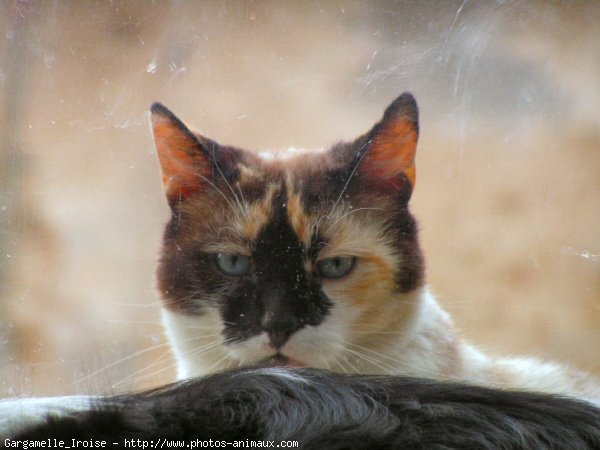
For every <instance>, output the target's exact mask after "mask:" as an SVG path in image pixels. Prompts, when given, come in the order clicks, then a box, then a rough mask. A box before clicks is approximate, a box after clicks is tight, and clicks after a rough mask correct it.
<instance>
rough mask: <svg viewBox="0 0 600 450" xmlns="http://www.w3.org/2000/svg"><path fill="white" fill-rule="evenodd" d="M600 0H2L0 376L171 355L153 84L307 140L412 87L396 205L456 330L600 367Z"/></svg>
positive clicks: (245, 135)
mask: <svg viewBox="0 0 600 450" xmlns="http://www.w3.org/2000/svg"><path fill="white" fill-rule="evenodd" d="M598 23H600V4H599V3H598V2H583V1H582V2H576V1H575V2H552V3H550V2H544V1H539V2H520V1H506V2H477V1H466V0H465V1H457V2H452V1H448V2H433V3H432V2H418V1H380V2H356V1H320V2H315V1H310V0H309V1H304V2H280V1H273V2H263V1H248V2H229V1H211V2H199V1H198V2H196V1H172V2H169V1H165V2H156V3H154V2H146V1H113V2H91V1H89V2H88V1H82V2H67V1H64V2H60V1H59V2H54V1H36V2H29V1H18V2H13V1H5V2H1V3H0V31H1V33H0V114H2V116H1V120H0V145H1V148H0V227H1V228H0V396H6V395H14V394H21V395H32V394H59V393H64V394H67V393H75V392H113V391H117V392H120V391H123V390H127V389H132V388H141V387H147V386H154V385H157V384H158V383H161V382H165V381H168V380H170V379H172V378H173V376H174V370H173V367H172V362H173V361H172V359H171V356H170V353H169V351H168V347H167V346H166V345H165V341H164V337H163V335H162V330H161V327H160V323H159V310H158V305H159V302H158V297H157V294H156V292H155V288H154V266H155V261H156V258H157V254H158V249H159V242H160V237H161V232H162V227H163V225H164V223H165V222H166V220H167V218H168V214H169V212H168V208H167V206H166V203H165V201H164V199H163V196H162V190H161V189H162V188H161V185H160V179H159V169H158V165H157V162H156V155H155V151H154V148H153V144H152V140H151V135H150V130H149V126H148V123H147V122H148V115H147V109H148V107H149V105H150V104H151V103H152V102H153V101H161V102H163V103H164V104H165V105H167V106H168V107H170V108H171V109H172V110H173V111H175V112H176V114H178V115H179V116H180V117H181V118H182V119H184V120H185V121H186V122H187V123H188V124H190V125H192V126H194V127H195V128H196V129H198V130H199V131H201V132H203V133H204V134H206V135H207V136H209V137H211V138H213V139H216V140H218V141H220V142H222V143H227V144H233V145H238V146H243V147H246V148H251V149H262V148H269V149H278V148H285V147H287V146H295V147H309V148H311V147H322V146H326V145H329V144H332V143H334V142H335V141H336V140H339V139H351V138H353V137H355V136H358V135H359V134H361V133H363V132H364V131H366V130H367V129H369V128H370V127H371V125H372V124H373V123H374V122H375V121H376V120H378V119H379V118H380V116H381V114H382V112H383V109H384V108H385V107H386V106H387V105H388V103H389V102H391V101H392V100H393V99H394V98H395V97H396V96H397V95H398V94H400V93H401V92H403V91H405V90H408V91H411V92H413V93H414V94H415V96H416V97H417V99H418V101H419V105H420V108H421V140H420V145H419V151H418V159H417V164H418V176H417V185H416V192H415V195H414V197H413V199H412V208H413V211H414V213H415V214H416V215H417V216H418V219H419V221H420V224H421V230H422V234H421V237H422V243H423V246H424V249H425V252H426V256H427V261H428V278H429V281H430V284H431V285H432V289H433V291H434V292H435V293H436V294H437V295H438V296H439V298H440V300H441V301H442V303H443V304H444V305H445V306H446V308H447V309H448V310H449V311H450V312H451V313H452V314H453V315H454V317H455V319H456V321H457V323H458V325H459V327H460V328H461V329H462V330H463V334H464V335H465V336H466V337H467V338H469V339H470V340H472V341H474V342H476V343H478V344H479V346H480V347H481V348H482V349H484V350H486V351H488V352H490V353H497V354H531V355H537V356H540V357H543V358H549V359H555V360H560V361H564V362H566V363H569V364H573V365H576V366H579V367H581V368H583V369H586V370H590V371H594V372H595V373H597V374H599V375H600V233H599V231H600V28H599V27H598Z"/></svg>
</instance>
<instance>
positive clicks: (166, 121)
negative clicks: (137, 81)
mask: <svg viewBox="0 0 600 450" xmlns="http://www.w3.org/2000/svg"><path fill="white" fill-rule="evenodd" d="M150 113H151V115H150V121H151V124H152V132H153V133H154V143H155V145H156V150H157V153H158V160H159V161H160V167H161V169H162V181H163V187H164V189H165V194H166V196H167V199H168V201H169V204H170V205H174V204H175V203H176V202H177V201H179V200H183V199H185V198H187V197H188V196H189V195H190V194H192V193H193V192H196V191H198V190H200V189H201V188H202V186H203V184H204V182H205V181H206V180H208V178H209V177H210V176H211V173H212V163H211V161H210V159H209V157H208V155H207V153H206V152H205V150H204V148H203V146H202V144H201V142H200V141H199V139H198V137H196V135H194V133H192V132H191V131H190V130H189V129H188V128H187V127H186V126H185V125H184V124H183V122H181V120H179V119H178V118H177V117H176V116H175V115H174V114H173V113H172V112H171V111H169V110H168V109H167V108H166V107H165V106H163V105H161V104H160V103H154V104H153V105H152V107H151V108H150Z"/></svg>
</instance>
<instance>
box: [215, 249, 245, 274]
mask: <svg viewBox="0 0 600 450" xmlns="http://www.w3.org/2000/svg"><path fill="white" fill-rule="evenodd" d="M217 266H218V267H219V269H221V271H222V272H223V273H225V274H227V275H232V276H235V277H241V276H242V275H246V274H247V273H248V271H249V270H250V258H249V257H248V256H246V255H239V254H235V253H234V254H229V253H217Z"/></svg>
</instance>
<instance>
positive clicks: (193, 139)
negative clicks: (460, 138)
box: [151, 93, 600, 400]
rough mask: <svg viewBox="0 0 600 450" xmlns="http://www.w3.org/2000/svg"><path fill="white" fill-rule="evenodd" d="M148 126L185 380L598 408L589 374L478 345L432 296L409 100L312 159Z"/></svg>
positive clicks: (157, 117)
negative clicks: (412, 391) (382, 389)
mask: <svg viewBox="0 0 600 450" xmlns="http://www.w3.org/2000/svg"><path fill="white" fill-rule="evenodd" d="M151 126H152V130H153V135H154V141H155V145H156V150H157V154H158V159H159V162H160V166H161V171H162V181H163V187H164V190H165V194H166V198H167V201H168V203H169V206H170V208H171V212H172V217H171V220H170V221H169V223H168V224H167V226H166V229H165V233H164V238H163V246H162V253H161V257H160V262H159V267H158V271H157V273H158V276H157V278H158V287H159V290H160V294H161V296H162V299H163V322H164V325H165V329H166V334H167V336H168V339H169V341H170V343H171V345H172V348H173V351H174V354H175V358H176V360H177V368H178V373H177V376H178V378H179V379H185V378H189V377H195V376H199V375H206V374H210V373H214V372H218V371H223V370H226V369H231V368H236V367H244V366H251V365H254V364H261V363H268V364H271V365H274V366H297V367H313V368H320V369H326V370H330V371H333V372H340V373H356V374H402V375H407V376H415V377H428V378H432V379H436V380H457V381H465V382H469V383H474V384H481V385H486V386H494V387H502V388H506V387H508V388H519V389H528V390H536V391H543V392H549V393H558V394H567V395H573V396H578V397H582V398H586V399H592V400H598V399H600V384H599V383H598V382H597V381H596V380H595V379H594V378H593V377H592V376H591V375H588V374H585V373H582V372H579V371H576V370H574V369H570V368H567V367H563V366H561V365H558V364H555V363H550V362H543V361H539V360H536V359H533V358H491V357H489V356H487V355H485V354H483V353H482V352H480V351H479V350H477V349H476V348H475V347H473V346H471V345H469V344H467V343H465V342H464V341H463V340H462V339H461V338H459V336H458V334H457V332H456V330H455V328H454V325H453V322H452V319H451V318H450V317H449V315H448V314H447V313H446V312H445V311H444V310H443V309H442V308H441V307H440V306H439V304H438V303H437V301H436V300H435V298H434V297H433V295H432V294H431V292H430V290H429V288H428V286H427V284H426V280H425V270H424V259H423V254H422V252H421V249H420V246H419V240H418V231H417V223H416V221H415V219H414V217H413V215H412V214H411V213H410V211H409V200H410V198H411V194H412V192H413V189H414V187H415V175H416V171H415V152H416V146H417V139H418V135H419V120H418V107H417V103H416V101H415V99H414V97H413V96H412V95H411V94H409V93H404V94H402V95H400V96H399V97H398V98H397V99H396V100H394V101H393V102H392V103H391V104H390V105H389V106H388V108H387V109H386V110H385V113H384V114H383V117H382V118H381V120H380V121H379V122H377V123H376V124H375V125H374V126H373V127H372V128H371V130H370V131H368V132H367V133H365V134H363V135H361V136H360V137H358V138H357V139H356V140H354V141H352V142H340V143H337V144H335V145H333V146H332V147H330V148H328V149H324V150H317V151H312V152H310V151H303V150H297V149H289V150H287V151H283V152H262V151H260V152H254V151H248V150H243V149H240V148H236V147H232V146H225V145H220V144H218V143H217V142H215V141H213V140H211V139H209V138H207V137H205V136H203V135H201V134H199V133H196V132H193V131H191V130H190V129H189V128H188V127H187V126H186V125H185V124H184V123H183V122H182V121H181V120H179V119H178V118H177V117H176V116H175V115H174V114H173V113H172V112H171V111H170V110H168V109H167V108H166V107H165V106H163V105H162V104H160V103H155V104H154V105H152V107H151Z"/></svg>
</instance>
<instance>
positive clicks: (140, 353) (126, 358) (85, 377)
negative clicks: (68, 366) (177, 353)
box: [73, 342, 170, 384]
mask: <svg viewBox="0 0 600 450" xmlns="http://www.w3.org/2000/svg"><path fill="white" fill-rule="evenodd" d="M168 345H170V344H169V343H168V342H163V343H161V344H157V345H153V346H152V347H148V348H146V349H144V350H140V351H137V352H134V353H132V354H130V355H128V356H125V357H124V358H121V359H119V360H117V361H115V362H112V363H110V364H108V365H106V366H104V367H102V368H101V369H98V370H95V371H93V372H91V373H88V374H87V375H84V376H83V377H81V378H78V379H77V380H75V381H73V383H74V384H76V383H81V382H82V381H86V380H89V379H90V378H91V377H94V376H96V375H98V374H100V373H102V372H104V371H105V370H108V369H110V368H112V367H115V366H117V365H119V364H121V363H123V362H125V361H128V360H130V359H131V358H135V357H136V356H140V355H143V354H145V353H148V352H151V351H153V350H156V349H157V348H161V347H165V346H168Z"/></svg>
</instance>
